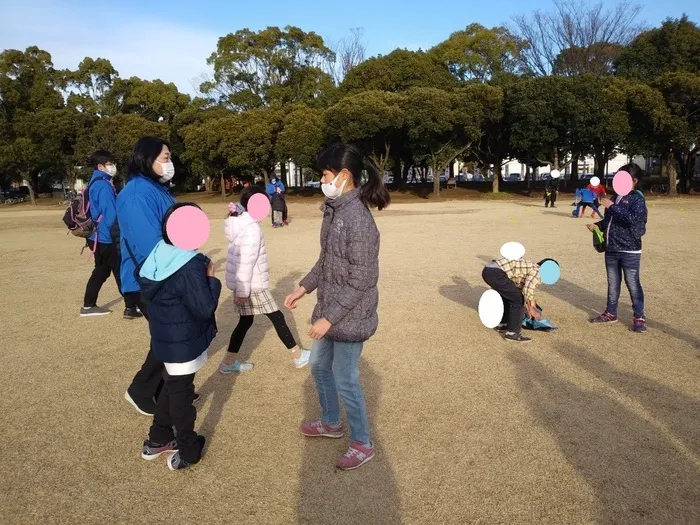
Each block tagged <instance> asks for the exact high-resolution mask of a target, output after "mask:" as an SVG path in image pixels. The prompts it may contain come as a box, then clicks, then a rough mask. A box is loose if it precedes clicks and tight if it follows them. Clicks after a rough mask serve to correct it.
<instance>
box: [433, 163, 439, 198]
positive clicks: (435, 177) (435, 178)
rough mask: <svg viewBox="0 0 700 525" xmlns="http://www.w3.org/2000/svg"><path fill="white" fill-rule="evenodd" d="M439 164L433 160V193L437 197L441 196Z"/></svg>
mask: <svg viewBox="0 0 700 525" xmlns="http://www.w3.org/2000/svg"><path fill="white" fill-rule="evenodd" d="M438 169H439V168H438V165H437V163H436V162H433V194H434V195H435V196H436V197H439V196H440V174H439V173H438Z"/></svg>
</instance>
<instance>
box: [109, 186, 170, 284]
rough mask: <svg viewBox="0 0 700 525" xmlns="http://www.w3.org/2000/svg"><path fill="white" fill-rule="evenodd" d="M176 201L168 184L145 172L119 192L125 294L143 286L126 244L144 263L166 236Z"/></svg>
mask: <svg viewBox="0 0 700 525" xmlns="http://www.w3.org/2000/svg"><path fill="white" fill-rule="evenodd" d="M173 204H175V199H174V198H173V196H172V195H170V191H169V190H168V187H167V186H164V185H163V184H158V183H157V182H155V181H154V180H151V179H149V178H148V177H144V176H143V175H135V176H133V177H132V179H131V180H130V181H129V182H128V183H127V184H126V186H124V189H123V190H122V191H120V192H119V195H118V196H117V218H118V219H119V230H120V232H121V241H120V246H121V255H122V264H121V279H122V290H121V291H122V293H126V292H138V291H139V289H140V288H139V284H138V282H137V281H136V278H135V277H134V269H135V266H136V265H135V264H134V262H133V261H132V259H131V255H130V254H129V250H127V249H126V243H127V242H128V243H129V248H131V252H132V253H133V254H134V257H135V258H136V263H137V264H140V263H142V262H143V261H144V260H145V259H146V257H148V254H150V253H151V251H153V248H154V247H155V245H156V244H157V243H158V241H160V240H161V239H162V238H163V230H162V228H163V217H164V216H165V212H166V211H168V208H170V206H172V205H173Z"/></svg>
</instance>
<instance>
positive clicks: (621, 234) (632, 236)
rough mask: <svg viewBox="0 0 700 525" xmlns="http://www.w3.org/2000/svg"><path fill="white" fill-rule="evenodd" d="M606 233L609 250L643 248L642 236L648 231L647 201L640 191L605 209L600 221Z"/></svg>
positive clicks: (624, 250)
mask: <svg viewBox="0 0 700 525" xmlns="http://www.w3.org/2000/svg"><path fill="white" fill-rule="evenodd" d="M597 224H598V227H599V228H600V229H601V230H603V232H604V233H605V241H606V243H607V251H609V252H636V251H639V250H641V249H642V237H643V236H644V234H645V233H646V232H647V203H646V200H645V199H644V196H643V195H642V193H641V192H640V191H633V192H632V193H630V194H629V195H626V196H624V197H622V199H621V200H620V202H618V203H616V204H613V205H612V206H611V207H610V208H608V209H607V210H605V217H604V218H603V220H602V221H600V222H598V223H597Z"/></svg>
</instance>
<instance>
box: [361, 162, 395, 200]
mask: <svg viewBox="0 0 700 525" xmlns="http://www.w3.org/2000/svg"><path fill="white" fill-rule="evenodd" d="M364 168H365V171H366V172H367V182H365V183H364V184H362V185H361V186H360V199H361V200H362V202H363V203H364V204H365V206H367V207H369V208H377V209H378V210H383V209H384V208H386V207H387V206H389V204H390V203H391V195H389V191H388V190H387V189H386V186H385V185H384V181H383V180H382V177H381V176H380V175H379V170H378V169H377V167H376V166H375V165H374V163H372V162H366V163H365V166H364Z"/></svg>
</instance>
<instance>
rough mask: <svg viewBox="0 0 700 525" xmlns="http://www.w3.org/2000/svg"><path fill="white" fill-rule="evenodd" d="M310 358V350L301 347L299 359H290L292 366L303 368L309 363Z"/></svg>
mask: <svg viewBox="0 0 700 525" xmlns="http://www.w3.org/2000/svg"><path fill="white" fill-rule="evenodd" d="M310 358H311V350H304V349H303V348H302V349H301V357H299V359H292V362H293V363H294V368H304V367H305V366H306V365H308V364H309V359H310Z"/></svg>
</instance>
